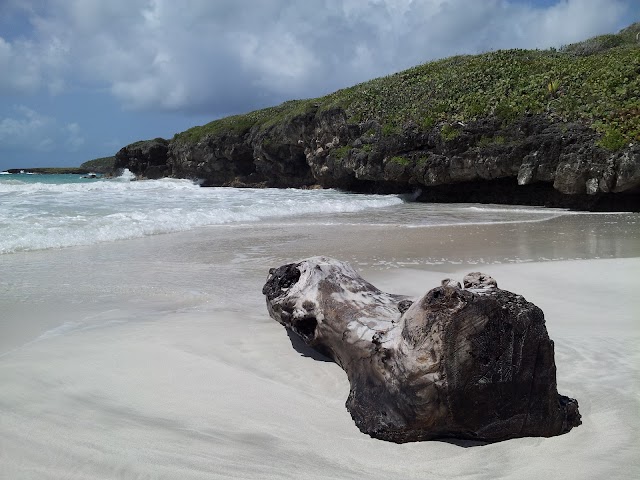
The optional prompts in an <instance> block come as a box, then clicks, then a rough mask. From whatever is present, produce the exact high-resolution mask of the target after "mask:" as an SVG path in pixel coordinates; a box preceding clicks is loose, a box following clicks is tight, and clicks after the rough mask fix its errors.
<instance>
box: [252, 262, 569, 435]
mask: <svg viewBox="0 0 640 480" xmlns="http://www.w3.org/2000/svg"><path fill="white" fill-rule="evenodd" d="M263 293H264V294H265V295H266V299H267V308H268V310H269V314H270V315H271V317H272V318H274V319H275V320H277V321H278V322H279V323H281V324H282V325H284V326H285V327H286V328H287V329H289V330H291V331H292V332H294V333H295V334H297V335H299V336H300V338H301V339H302V340H303V341H304V342H305V343H306V344H307V345H308V346H310V347H312V348H314V349H315V350H317V351H319V352H321V353H323V354H325V355H327V356H328V357H330V358H331V359H332V360H334V361H335V362H336V363H337V364H338V365H340V366H341V367H342V369H343V370H344V371H345V372H346V373H347V376H348V378H349V382H350V385H351V390H350V393H349V397H348V398H347V401H346V407H347V410H348V411H349V412H350V413H351V416H352V417H353V420H354V421H355V423H356V425H357V426H358V428H359V429H360V430H361V431H362V432H364V433H367V434H369V435H371V436H372V437H374V438H379V439H382V440H388V441H392V442H397V443H403V442H411V441H419V440H429V439H435V438H442V437H454V438H461V439H473V440H481V441H489V442H494V441H500V440H506V439H509V438H515V437H525V436H543V437H550V436H554V435H560V434H563V433H566V432H568V431H569V430H571V429H572V428H573V427H575V426H577V425H580V423H581V421H580V414H579V412H578V403H577V401H576V400H574V399H571V398H568V397H565V396H563V395H559V394H558V392H557V388H556V367H555V362H554V351H553V341H552V340H550V339H549V335H548V333H547V329H546V327H545V320H544V314H543V313H542V310H540V309H539V308H538V307H536V306H535V305H533V304H532V303H529V302H527V301H526V300H525V299H524V298H523V297H522V296H521V295H516V294H514V293H511V292H507V291H505V290H501V289H500V288H498V287H497V284H496V282H495V280H493V279H492V278H491V277H488V276H487V275H484V274H481V273H473V274H469V275H467V276H466V277H465V279H464V287H463V286H461V285H460V284H459V283H457V282H455V281H452V280H449V279H446V280H443V282H442V285H441V286H438V287H436V288H433V289H431V290H429V291H428V292H427V293H426V294H425V295H424V296H422V297H421V298H419V299H415V301H413V300H414V299H411V298H409V297H406V296H403V295H394V294H389V293H385V292H382V291H380V290H378V289H377V288H376V287H374V286H373V285H371V284H370V283H368V282H367V281H365V280H364V279H362V278H361V277H360V276H359V275H358V273H357V272H356V271H355V270H354V269H353V268H352V267H351V266H350V265H349V264H348V263H345V262H340V261H338V260H334V259H331V258H327V257H313V258H309V259H306V260H303V261H301V262H298V263H292V264H288V265H283V266H281V267H279V268H275V269H271V270H270V272H269V276H268V279H267V282H266V284H265V286H264V288H263Z"/></svg>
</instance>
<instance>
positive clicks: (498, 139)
mask: <svg viewBox="0 0 640 480" xmlns="http://www.w3.org/2000/svg"><path fill="white" fill-rule="evenodd" d="M505 143H507V140H506V138H504V136H502V135H496V136H495V137H488V136H486V135H483V136H482V137H481V138H480V140H478V143H477V146H478V147H480V148H484V147H489V146H491V145H504V144H505Z"/></svg>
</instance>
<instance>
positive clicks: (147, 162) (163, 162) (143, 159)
mask: <svg viewBox="0 0 640 480" xmlns="http://www.w3.org/2000/svg"><path fill="white" fill-rule="evenodd" d="M168 151H169V141H168V140H165V139H164V138H155V139H153V140H144V141H140V142H135V143H132V144H131V145H127V146H126V147H123V148H121V149H120V150H119V151H118V153H116V155H115V157H116V159H115V162H114V170H116V171H117V170H122V169H125V168H128V169H129V170H130V171H131V172H132V173H134V174H136V175H140V176H143V177H145V178H149V179H157V178H162V177H166V176H169V174H170V171H169V166H168V165H167V160H168V155H167V154H168Z"/></svg>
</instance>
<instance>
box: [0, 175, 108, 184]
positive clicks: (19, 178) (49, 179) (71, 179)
mask: <svg viewBox="0 0 640 480" xmlns="http://www.w3.org/2000/svg"><path fill="white" fill-rule="evenodd" d="M100 180H101V179H100V178H83V175H75V174H74V175H69V174H65V175H45V174H38V173H33V174H31V173H1V174H0V184H3V183H4V184H11V183H16V182H20V183H28V184H33V183H45V184H47V185H62V184H65V183H92V182H97V181H100Z"/></svg>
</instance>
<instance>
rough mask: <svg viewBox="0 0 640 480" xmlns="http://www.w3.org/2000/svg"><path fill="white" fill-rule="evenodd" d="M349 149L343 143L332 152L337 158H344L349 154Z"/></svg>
mask: <svg viewBox="0 0 640 480" xmlns="http://www.w3.org/2000/svg"><path fill="white" fill-rule="evenodd" d="M350 150H351V147H350V146H348V145H343V146H342V147H338V148H336V149H335V150H334V151H333V154H334V156H335V157H336V158H337V159H338V160H342V159H344V158H346V156H347V155H348V154H349V151H350Z"/></svg>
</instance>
